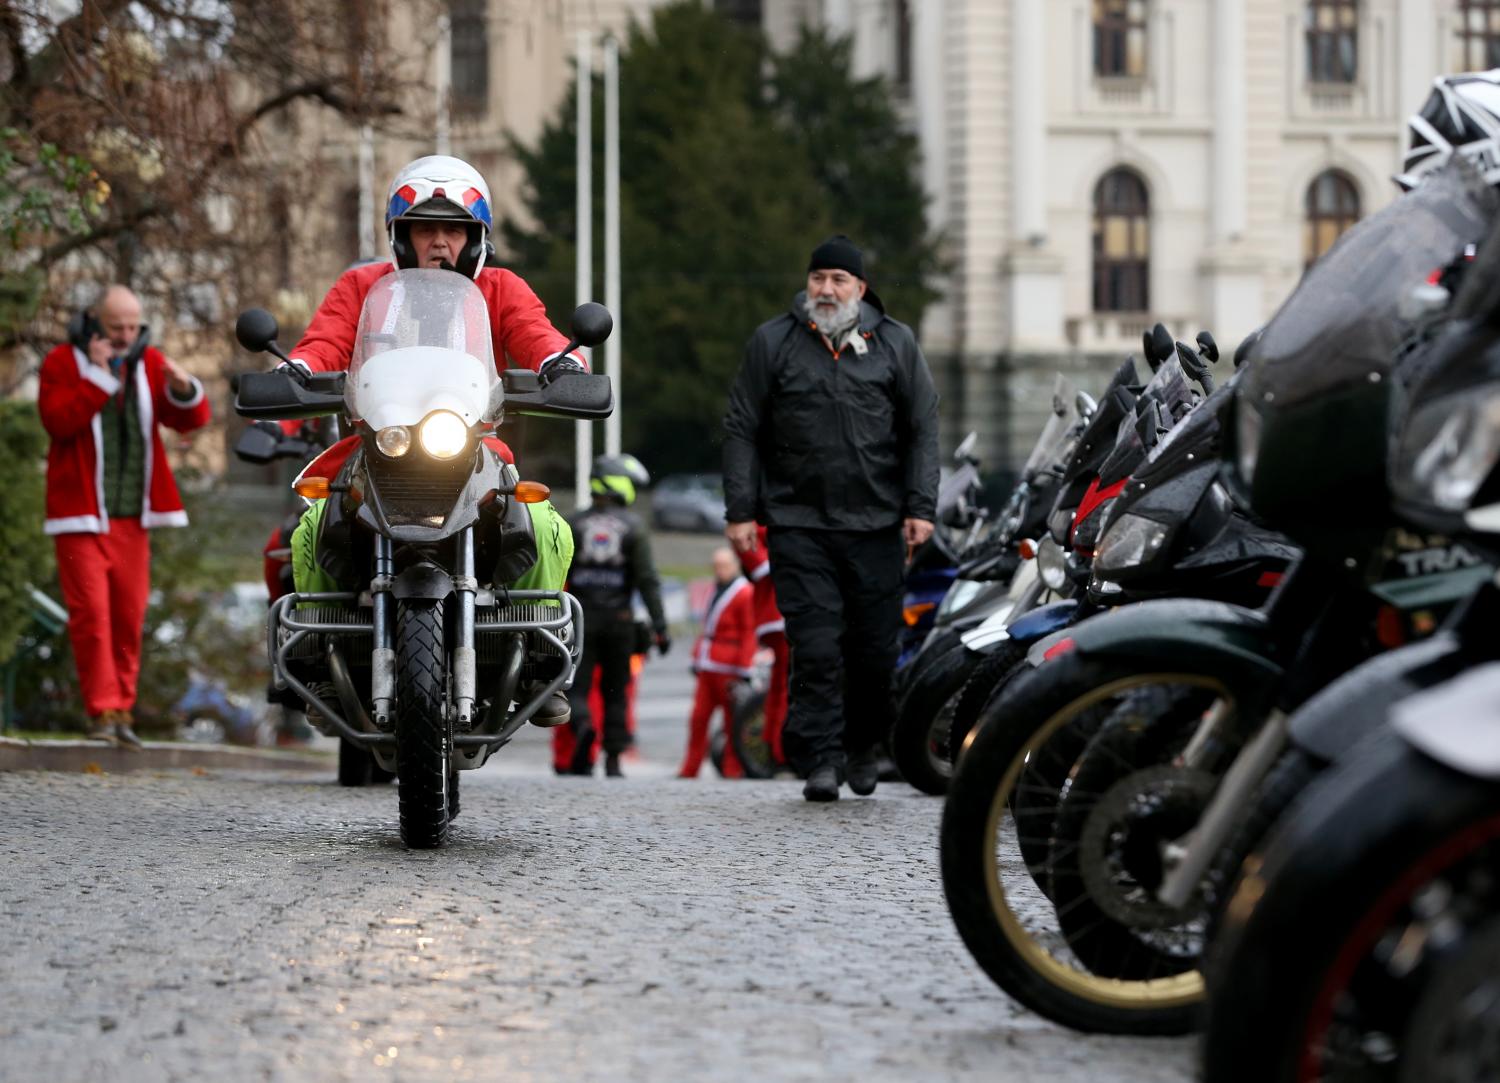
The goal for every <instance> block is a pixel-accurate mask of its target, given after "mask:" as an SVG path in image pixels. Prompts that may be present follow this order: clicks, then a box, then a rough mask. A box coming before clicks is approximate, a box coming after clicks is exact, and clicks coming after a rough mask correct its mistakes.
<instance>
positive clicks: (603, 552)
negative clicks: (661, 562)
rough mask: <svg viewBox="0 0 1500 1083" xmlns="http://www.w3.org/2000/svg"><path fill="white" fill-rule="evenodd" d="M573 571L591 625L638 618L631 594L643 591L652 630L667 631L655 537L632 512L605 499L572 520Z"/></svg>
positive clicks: (571, 584) (573, 585)
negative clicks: (633, 612) (654, 555)
mask: <svg viewBox="0 0 1500 1083" xmlns="http://www.w3.org/2000/svg"><path fill="white" fill-rule="evenodd" d="M571 525H572V527H573V567H572V569H571V570H570V571H569V572H568V589H569V590H570V591H571V592H572V593H573V595H574V596H575V597H576V598H577V599H578V602H579V604H580V605H582V606H583V609H584V612H585V613H587V614H588V615H589V618H588V619H589V621H592V622H598V621H606V622H608V621H619V622H626V621H630V620H632V619H634V618H633V617H632V615H631V595H633V594H634V593H635V592H636V591H640V594H641V600H642V601H643V602H645V603H646V610H647V612H649V613H650V614H651V627H652V628H653V630H655V631H657V632H663V631H665V630H666V627H667V617H666V613H665V612H664V611H663V609H662V606H661V579H660V578H659V577H658V576H657V574H656V565H655V564H654V563H653V562H652V560H651V538H650V535H648V534H647V533H646V528H645V527H644V526H642V525H641V521H640V520H639V519H638V518H636V516H635V514H634V513H633V512H630V511H627V510H626V509H625V508H622V507H619V506H618V505H615V504H613V503H605V502H603V501H601V502H599V503H597V504H595V505H594V506H593V507H591V508H589V509H588V510H586V511H583V512H580V513H579V514H577V515H575V516H574V517H573V519H572V522H571Z"/></svg>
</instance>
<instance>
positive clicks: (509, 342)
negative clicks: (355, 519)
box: [290, 155, 588, 726]
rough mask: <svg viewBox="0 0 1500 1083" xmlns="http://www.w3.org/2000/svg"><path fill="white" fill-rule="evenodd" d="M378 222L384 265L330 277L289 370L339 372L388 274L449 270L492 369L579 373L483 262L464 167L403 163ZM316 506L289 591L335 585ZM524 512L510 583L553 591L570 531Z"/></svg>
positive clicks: (542, 508)
mask: <svg viewBox="0 0 1500 1083" xmlns="http://www.w3.org/2000/svg"><path fill="white" fill-rule="evenodd" d="M385 223H386V232H387V236H388V237H389V240H390V245H391V255H392V257H393V259H392V262H390V263H368V264H363V265H359V266H355V267H351V268H349V269H348V270H346V271H345V272H344V273H343V274H342V275H340V276H339V278H338V281H336V282H335V283H334V284H333V288H332V289H330V290H329V291H328V295H327V296H326V297H324V298H323V302H322V304H320V305H319V306H318V310H317V312H316V313H314V315H313V318H312V322H311V323H309V324H308V327H307V332H306V333H305V334H304V335H303V336H302V341H300V342H299V343H297V346H296V349H294V350H293V351H292V357H291V361H290V364H291V365H293V366H297V367H299V368H301V369H303V370H306V371H313V372H328V371H334V370H341V369H347V368H348V367H349V360H350V355H351V354H352V353H353V350H354V339H355V334H356V331H357V329H358V326H359V317H360V312H361V310H362V308H363V306H364V300H365V296H366V294H368V293H369V291H370V289H371V287H372V286H373V285H374V284H375V283H376V282H377V281H379V280H380V279H381V278H383V277H384V276H385V275H388V274H392V273H394V272H395V271H396V270H397V269H398V268H399V269H403V270H406V269H411V268H426V269H445V270H451V271H455V272H456V273H458V274H461V275H464V276H466V277H469V278H472V279H473V280H474V282H475V285H477V286H478V287H479V291H480V293H481V294H483V296H484V300H485V305H486V306H487V307H488V309H489V314H490V333H491V336H492V338H493V340H494V354H495V364H496V366H497V367H499V366H503V365H504V364H505V360H504V359H505V358H506V357H507V356H509V357H510V358H511V359H512V360H513V361H514V362H515V363H517V364H519V365H522V366H524V367H525V368H529V369H531V370H533V371H535V372H536V373H537V374H538V375H539V376H540V378H541V381H542V383H543V384H547V383H550V382H552V381H553V380H556V379H559V378H561V377H564V376H568V375H571V374H573V373H581V372H587V371H588V369H587V367H586V366H585V365H584V363H583V361H582V359H581V358H580V357H578V355H576V354H572V353H566V354H565V353H563V348H564V347H565V346H567V344H568V338H567V336H566V335H564V334H562V333H561V332H560V331H558V330H557V329H556V328H554V327H553V326H552V324H551V323H550V322H548V320H547V312H546V309H545V308H544V307H543V305H542V302H541V300H540V299H539V298H538V297H537V295H536V294H535V293H534V292H532V289H531V287H530V286H528V285H527V284H526V283H525V282H524V281H522V279H521V278H520V276H518V275H516V274H513V273H512V272H510V271H507V270H502V269H499V268H496V267H493V266H487V265H486V263H487V262H488V257H489V256H491V255H492V253H493V251H494V250H493V248H492V247H491V245H490V240H489V235H490V230H491V228H492V226H493V222H492V220H491V217H490V190H489V185H487V184H486V183H485V181H484V178H483V177H481V176H480V175H479V172H478V170H476V169H474V167H473V166H471V165H469V164H468V163H467V162H464V161H462V160H460V159H458V158H451V157H448V156H446V155H429V156H427V157H423V158H418V159H416V160H415V161H413V162H410V163H408V164H407V165H406V166H404V167H403V168H402V169H401V170H400V171H399V172H398V173H397V174H396V177H395V179H394V180H393V181H391V187H390V192H389V195H388V197H387V200H386V211H385ZM488 442H489V443H490V446H491V447H493V448H494V449H495V450H496V451H497V452H498V453H499V454H500V457H501V458H502V459H504V460H505V461H506V462H508V463H511V462H514V461H515V460H514V456H513V455H512V454H511V451H510V449H509V448H507V447H506V446H505V445H504V444H503V443H501V442H500V441H499V440H497V439H490V440H489V441H488ZM357 444H358V441H357V440H356V439H348V440H344V441H340V442H339V443H338V444H335V445H334V446H333V447H332V448H330V449H329V450H328V451H326V452H324V454H323V455H322V456H319V458H318V459H317V460H316V461H315V467H316V471H315V472H316V473H318V474H323V475H326V476H330V477H331V476H333V474H334V473H336V472H337V470H338V468H339V467H340V466H341V465H342V463H343V461H344V460H345V459H347V458H348V456H349V455H350V454H352V453H353V451H354V448H355V447H356V446H357ZM310 469H311V468H310ZM324 506H325V505H324V503H323V502H322V501H318V502H315V503H314V504H313V506H312V507H311V508H309V509H308V511H307V513H306V514H304V515H303V517H302V521H301V522H300V523H299V524H298V526H297V529H296V531H295V532H294V533H293V538H292V574H293V578H294V580H295V582H296V586H297V590H298V591H299V592H302V591H316V590H336V589H338V588H337V586H336V584H335V583H334V582H332V577H331V576H330V575H329V574H328V572H326V571H325V570H324V568H323V567H322V566H320V564H319V562H318V554H317V551H316V547H317V533H318V532H317V528H318V524H319V522H320V520H321V518H322V512H323V508H324ZM525 507H526V508H527V510H528V511H529V512H530V514H531V522H532V527H533V530H534V532H535V535H536V548H537V562H536V564H535V565H533V566H532V568H531V569H530V570H529V571H527V572H526V573H525V574H524V575H523V576H521V577H520V578H519V579H517V580H515V581H514V582H513V583H512V584H511V585H512V586H514V587H516V588H518V589H526V590H559V591H560V590H562V589H563V584H564V582H565V581H566V579H567V574H568V565H569V563H570V561H571V560H572V555H573V534H572V531H571V530H570V529H569V528H568V524H567V522H566V521H565V520H564V519H563V517H562V516H561V515H560V514H558V512H557V510H556V509H555V508H554V507H553V506H552V504H551V503H550V502H549V501H543V502H541V503H538V504H527V505H525ZM568 717H569V711H568V701H567V698H566V697H565V696H564V695H563V694H562V693H561V692H558V693H555V694H554V695H553V696H552V697H551V699H550V701H549V702H547V703H545V704H543V705H542V708H541V709H540V710H539V711H538V712H537V714H536V715H535V716H534V717H533V719H532V721H533V722H535V723H537V724H538V725H543V726H557V725H562V724H564V723H566V722H567V721H568Z"/></svg>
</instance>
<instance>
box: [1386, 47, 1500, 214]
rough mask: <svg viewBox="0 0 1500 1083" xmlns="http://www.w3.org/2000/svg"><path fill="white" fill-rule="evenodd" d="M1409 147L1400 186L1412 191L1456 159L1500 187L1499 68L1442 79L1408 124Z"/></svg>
mask: <svg viewBox="0 0 1500 1083" xmlns="http://www.w3.org/2000/svg"><path fill="white" fill-rule="evenodd" d="M1406 126H1407V129H1408V132H1409V135H1410V143H1409V146H1408V147H1407V151H1406V157H1405V159H1404V160H1403V161H1402V168H1401V172H1400V173H1399V174H1398V175H1397V176H1396V178H1395V180H1396V183H1397V184H1399V185H1400V186H1401V188H1402V190H1404V191H1410V190H1411V189H1413V188H1415V187H1416V186H1417V185H1419V184H1421V183H1422V180H1423V178H1424V177H1426V176H1427V175H1428V174H1429V173H1431V172H1433V171H1434V170H1437V169H1441V168H1442V167H1443V166H1444V165H1446V164H1448V161H1449V160H1450V159H1451V158H1452V157H1453V156H1454V155H1455V154H1457V155H1458V156H1459V157H1461V158H1465V159H1467V160H1468V161H1469V162H1470V163H1471V164H1472V165H1473V166H1474V167H1475V168H1476V169H1478V170H1479V173H1480V175H1481V176H1482V177H1483V178H1484V180H1485V183H1487V184H1491V185H1497V184H1500V68H1495V69H1492V70H1490V71H1479V72H1464V73H1460V74H1457V75H1440V76H1438V77H1437V78H1436V79H1434V80H1433V81H1432V93H1431V94H1429V95H1428V96H1427V101H1426V102H1424V103H1423V105H1422V108H1421V110H1420V111H1419V112H1418V113H1417V114H1416V115H1414V116H1412V117H1411V118H1410V119H1409V120H1408V121H1407V125H1406Z"/></svg>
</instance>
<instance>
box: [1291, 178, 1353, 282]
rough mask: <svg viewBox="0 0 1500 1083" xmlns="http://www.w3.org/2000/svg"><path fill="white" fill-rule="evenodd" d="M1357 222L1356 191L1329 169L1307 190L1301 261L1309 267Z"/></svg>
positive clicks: (1351, 181) (1345, 180)
mask: <svg viewBox="0 0 1500 1083" xmlns="http://www.w3.org/2000/svg"><path fill="white" fill-rule="evenodd" d="M1358 221H1359V189H1358V188H1356V187H1355V185H1354V181H1353V180H1351V179H1350V178H1349V175H1348V174H1347V173H1340V172H1339V171H1338V170H1337V169H1330V170H1328V171H1327V172H1324V173H1320V174H1318V176H1317V177H1316V178H1315V179H1314V180H1313V182H1312V184H1310V185H1308V187H1307V219H1306V222H1305V223H1304V225H1303V227H1302V258H1303V262H1304V263H1305V264H1306V265H1307V266H1311V265H1312V264H1313V262H1314V261H1315V260H1317V258H1318V257H1319V256H1321V255H1322V254H1323V253H1324V252H1327V251H1328V250H1329V249H1330V248H1332V247H1333V242H1334V241H1336V240H1338V239H1339V237H1340V236H1341V235H1342V234H1343V232H1344V230H1346V229H1348V228H1349V227H1350V226H1352V225H1354V223H1355V222H1358Z"/></svg>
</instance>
